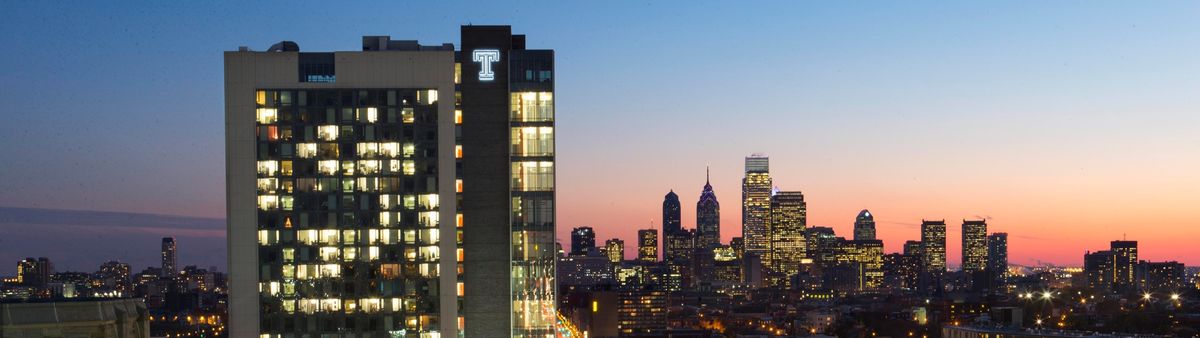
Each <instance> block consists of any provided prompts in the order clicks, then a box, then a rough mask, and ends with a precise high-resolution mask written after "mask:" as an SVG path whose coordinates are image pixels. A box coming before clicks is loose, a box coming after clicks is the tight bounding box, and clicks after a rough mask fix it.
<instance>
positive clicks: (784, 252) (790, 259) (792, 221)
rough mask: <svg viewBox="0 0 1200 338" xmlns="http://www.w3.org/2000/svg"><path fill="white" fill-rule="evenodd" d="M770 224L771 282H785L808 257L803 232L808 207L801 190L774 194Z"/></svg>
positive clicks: (776, 283)
mask: <svg viewBox="0 0 1200 338" xmlns="http://www.w3.org/2000/svg"><path fill="white" fill-rule="evenodd" d="M769 210H770V213H769V215H770V216H769V218H768V222H769V223H768V227H769V229H771V233H770V236H771V242H770V247H769V248H770V249H769V251H768V253H769V254H768V256H769V258H768V259H767V260H766V261H767V262H769V264H770V270H771V274H772V275H773V276H774V278H772V280H771V283H772V284H774V285H785V284H787V281H788V280H790V278H791V276H792V275H795V274H796V272H797V271H800V261H801V260H802V259H804V258H806V257H807V254H806V252H807V247H806V243H805V238H804V233H805V228H806V227H807V224H808V220H807V219H808V206H807V204H805V202H804V194H802V193H801V192H799V191H780V192H777V193H775V194H774V195H773V196H771V204H770V208H769Z"/></svg>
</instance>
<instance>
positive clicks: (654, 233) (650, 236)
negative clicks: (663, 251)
mask: <svg viewBox="0 0 1200 338" xmlns="http://www.w3.org/2000/svg"><path fill="white" fill-rule="evenodd" d="M638 260H639V261H642V262H646V263H653V262H657V261H658V230H656V229H642V230H638Z"/></svg>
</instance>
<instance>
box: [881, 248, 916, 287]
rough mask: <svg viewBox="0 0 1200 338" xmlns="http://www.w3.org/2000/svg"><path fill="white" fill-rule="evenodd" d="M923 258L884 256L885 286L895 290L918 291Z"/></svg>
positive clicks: (895, 255) (893, 254)
mask: <svg viewBox="0 0 1200 338" xmlns="http://www.w3.org/2000/svg"><path fill="white" fill-rule="evenodd" d="M920 273H921V257H920V256H917V255H910V254H907V253H905V254H899V253H892V254H887V255H884V256H883V286H884V287H887V288H892V289H894V290H903V291H912V290H916V288H917V286H918V285H919V284H918V282H919V281H920V278H921V277H920V276H921V275H920Z"/></svg>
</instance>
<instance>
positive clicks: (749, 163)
mask: <svg viewBox="0 0 1200 338" xmlns="http://www.w3.org/2000/svg"><path fill="white" fill-rule="evenodd" d="M745 171H746V173H745V174H746V176H745V177H744V178H742V238H744V240H745V241H746V249H745V250H746V252H752V253H755V254H757V255H758V256H759V257H762V258H763V259H764V260H765V259H768V258H767V256H769V254H768V252H767V251H768V249H769V248H770V246H771V237H770V229H768V227H769V226H770V225H769V224H768V222H769V221H768V219H769V218H770V208H771V186H772V185H771V184H772V182H771V171H770V159H769V158H768V157H767V156H765V155H761V154H753V155H750V156H747V157H746V163H745ZM764 263H765V262H764Z"/></svg>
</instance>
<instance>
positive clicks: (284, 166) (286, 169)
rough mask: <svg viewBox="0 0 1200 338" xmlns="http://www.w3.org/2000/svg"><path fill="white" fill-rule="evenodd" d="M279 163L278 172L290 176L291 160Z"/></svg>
mask: <svg viewBox="0 0 1200 338" xmlns="http://www.w3.org/2000/svg"><path fill="white" fill-rule="evenodd" d="M279 163H280V164H281V166H280V169H279V173H280V174H281V175H283V176H292V161H280V162H279Z"/></svg>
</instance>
